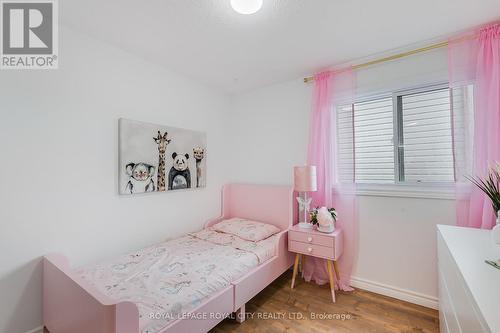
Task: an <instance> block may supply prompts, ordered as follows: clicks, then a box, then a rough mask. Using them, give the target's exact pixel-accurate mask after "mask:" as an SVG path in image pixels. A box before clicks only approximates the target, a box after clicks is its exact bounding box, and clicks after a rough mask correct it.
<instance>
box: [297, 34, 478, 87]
mask: <svg viewBox="0 0 500 333" xmlns="http://www.w3.org/2000/svg"><path fill="white" fill-rule="evenodd" d="M474 36H475V35H472V36H467V37H463V38H460V39H470V38H474ZM448 44H449V42H448V41H446V42H441V43H437V44H432V45H429V46H425V47H421V48H419V49H415V50H411V51H407V52H403V53H398V54H395V55H392V56H388V57H384V58H380V59H375V60H372V61H368V62H365V63H362V64H358V65H353V66H352V69H360V68H363V67H368V66H372V65H376V64H380V63H383V62H387V61H391V60H396V59H400V58H404V57H407V56H410V55H413V54H418V53H422V52H426V51H430V50H434V49H439V48H441V47H445V46H448ZM339 71H342V69H340V70H333V71H332V72H333V73H335V72H339ZM313 81H314V76H309V77H305V78H304V83H309V82H313Z"/></svg>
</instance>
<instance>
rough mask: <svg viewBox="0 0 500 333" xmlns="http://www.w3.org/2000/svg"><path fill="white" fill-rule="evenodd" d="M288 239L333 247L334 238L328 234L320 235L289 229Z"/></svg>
mask: <svg viewBox="0 0 500 333" xmlns="http://www.w3.org/2000/svg"><path fill="white" fill-rule="evenodd" d="M288 239H290V240H292V241H296V242H302V243H308V244H314V245H321V246H326V247H332V248H333V247H334V246H333V245H334V244H333V242H334V239H333V238H332V237H328V236H321V235H316V234H314V235H312V234H310V233H305V232H300V231H293V230H290V231H289V232H288Z"/></svg>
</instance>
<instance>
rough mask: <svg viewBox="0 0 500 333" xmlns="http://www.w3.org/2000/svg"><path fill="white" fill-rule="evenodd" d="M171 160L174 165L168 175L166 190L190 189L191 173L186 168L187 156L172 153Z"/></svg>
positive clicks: (187, 167)
mask: <svg viewBox="0 0 500 333" xmlns="http://www.w3.org/2000/svg"><path fill="white" fill-rule="evenodd" d="M172 159H173V160H174V164H173V166H172V168H170V172H169V173H168V189H169V190H178V189H183V188H191V172H190V171H189V166H188V159H189V154H185V155H179V154H177V153H175V152H174V153H173V154H172Z"/></svg>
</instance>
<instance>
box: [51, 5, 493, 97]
mask: <svg viewBox="0 0 500 333" xmlns="http://www.w3.org/2000/svg"><path fill="white" fill-rule="evenodd" d="M229 2H230V0H147V1H138V0H105V1H103V0H64V1H60V2H59V4H60V12H61V19H62V21H63V23H64V24H66V25H68V26H70V27H72V28H73V29H76V30H79V31H83V32H85V33H88V34H89V35H91V36H94V37H96V38H99V39H101V40H104V41H107V42H109V43H111V44H114V45H116V46H118V47H120V48H123V49H125V50H128V51H130V52H132V53H135V54H137V55H139V56H141V57H143V58H145V59H147V60H149V61H151V62H154V63H157V64H160V65H163V66H165V67H167V68H169V69H172V70H174V71H177V72H179V73H182V74H185V75H187V76H189V77H192V78H194V79H196V80H198V81H200V82H202V83H204V84H207V85H210V86H213V87H215V88H218V89H221V90H222V91H224V92H227V93H238V92H243V91H247V90H251V89H254V88H257V87H260V86H265V85H269V84H272V83H276V82H281V81H286V80H290V79H296V78H298V77H301V76H304V75H308V74H311V73H313V72H316V71H318V70H320V69H323V68H326V67H329V66H332V65H334V64H339V63H342V62H346V61H349V60H352V59H357V58H361V57H365V56H368V55H370V54H374V53H379V52H382V51H384V50H389V49H394V48H398V47H401V46H405V45H408V44H412V43H415V42H419V41H425V40H428V39H433V38H435V37H438V36H445V35H449V34H451V33H454V32H456V31H461V30H464V29H466V28H470V27H475V26H478V25H481V24H483V23H487V22H491V21H494V20H497V19H500V0H412V1H408V0H264V6H263V8H262V10H261V11H260V12H258V13H257V14H254V15H250V16H243V15H240V14H237V13H235V12H233V11H232V9H231V8H230V5H229Z"/></svg>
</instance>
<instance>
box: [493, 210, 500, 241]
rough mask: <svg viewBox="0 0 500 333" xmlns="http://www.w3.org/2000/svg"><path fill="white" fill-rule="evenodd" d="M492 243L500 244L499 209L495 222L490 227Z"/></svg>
mask: <svg viewBox="0 0 500 333" xmlns="http://www.w3.org/2000/svg"><path fill="white" fill-rule="evenodd" d="M491 238H492V239H493V243H496V244H500V211H499V212H498V214H497V224H496V225H495V226H494V227H493V229H491Z"/></svg>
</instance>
